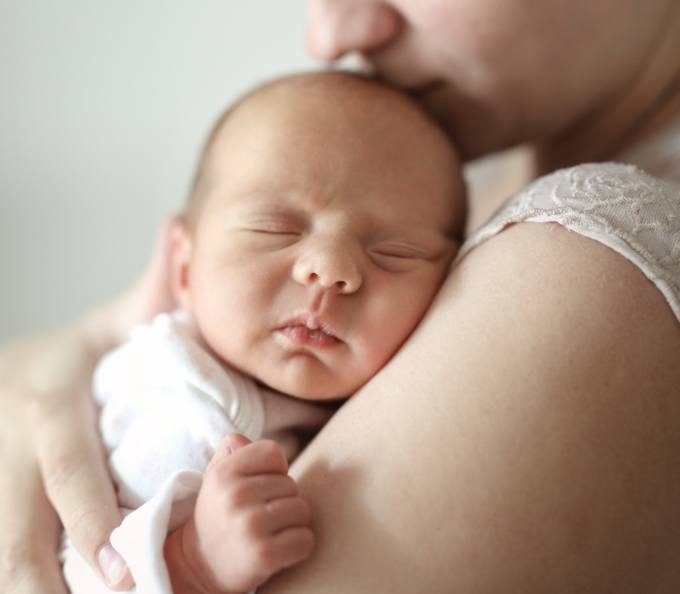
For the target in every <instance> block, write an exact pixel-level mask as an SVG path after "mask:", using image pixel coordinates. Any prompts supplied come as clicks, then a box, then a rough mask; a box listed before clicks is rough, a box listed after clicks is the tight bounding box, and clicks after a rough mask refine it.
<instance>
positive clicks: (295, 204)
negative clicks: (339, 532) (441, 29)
mask: <svg viewBox="0 0 680 594" xmlns="http://www.w3.org/2000/svg"><path fill="white" fill-rule="evenodd" d="M464 218H465V192H464V186H463V182H462V177H461V173H460V168H459V165H458V160H457V157H456V154H455V152H454V149H453V148H452V147H451V145H450V142H449V141H448V139H447V138H446V136H445V135H444V133H443V132H441V131H440V130H439V129H438V127H437V125H436V124H435V123H434V122H433V121H431V120H430V119H429V116H427V115H426V114H425V113H424V112H423V111H421V109H420V107H418V106H417V104H416V103H415V102H413V101H412V100H411V99H409V98H408V97H406V96H404V95H402V94H400V93H398V92H397V91H394V90H392V89H390V88H388V87H385V86H383V85H382V84H380V83H378V82H376V81H373V80H370V79H365V78H362V77H359V76H356V75H350V74H343V73H337V72H336V73H316V74H303V75H295V76H290V77H286V78H282V79H278V80H275V81H273V82H269V83H267V84H265V85H263V86H260V87H258V88H257V89H255V90H254V91H252V92H251V93H249V94H248V95H246V96H245V97H244V98H242V99H241V100H240V101H239V102H238V103H237V104H236V105H235V106H232V107H231V108H230V109H229V110H228V111H227V112H226V113H225V114H224V115H223V116H222V117H221V118H220V120H219V121H218V122H217V124H216V125H215V127H214V129H213V131H212V132H211V134H210V136H209V138H208V140H207V143H206V146H205V148H204V152H203V155H202V158H201V162H200V164H199V167H198V171H197V174H196V177H195V181H194V186H193V190H192V193H191V197H190V200H189V203H188V205H187V208H186V212H185V213H184V216H183V218H182V221H181V222H180V223H178V224H177V225H176V228H175V230H174V238H173V253H172V268H173V272H172V277H173V289H174V294H175V296H176V301H177V303H178V306H179V309H178V310H177V311H175V312H172V313H167V314H161V315H159V316H158V317H156V318H155V319H154V320H153V321H152V322H151V323H150V324H149V325H146V326H142V327H139V328H137V329H135V330H134V331H133V333H132V335H131V337H130V340H129V342H128V343H126V344H124V345H123V346H122V347H120V348H119V349H117V350H115V351H113V352H112V353H110V354H109V355H107V356H106V357H105V358H104V360H103V361H102V362H101V364H100V366H99V368H98V370H97V372H96V374H95V381H94V392H95V398H96V400H97V402H98V403H99V405H100V406H101V432H102V437H103V440H104V444H105V447H106V449H107V451H108V453H109V462H110V469H111V473H112V476H113V478H114V481H115V482H116V485H117V489H118V501H119V505H120V507H121V509H122V510H123V513H124V515H125V518H124V520H123V522H122V524H121V526H119V527H118V528H117V529H116V530H115V531H114V533H113V534H112V537H111V543H112V545H113V547H114V548H115V549H116V550H117V551H118V552H119V553H120V554H121V555H122V557H123V558H124V559H125V561H126V563H127V564H128V567H129V569H130V571H131V573H132V577H133V578H134V580H135V583H136V591H137V592H140V593H143V594H160V593H164V594H168V593H170V592H173V591H174V592H186V591H190V592H205V593H214V592H220V593H237V592H247V591H250V590H252V589H254V588H256V587H257V586H259V585H261V584H262V583H264V582H265V581H266V580H267V579H269V577H271V576H272V575H273V574H274V573H276V572H277V571H279V570H281V569H282V568H285V567H289V566H291V565H294V564H296V563H299V562H301V561H303V560H304V559H305V558H307V557H308V556H309V555H310V553H311V551H312V549H313V544H314V536H313V532H312V529H311V524H310V509H309V506H308V504H307V503H306V502H305V501H304V499H302V498H301V497H300V496H299V495H298V491H297V485H296V483H295V481H294V480H293V479H292V478H291V477H290V476H289V475H288V463H289V462H290V461H291V460H292V459H293V458H294V457H295V456H296V455H297V453H298V452H299V451H300V449H301V447H302V446H303V445H304V443H305V441H306V440H308V439H309V437H310V436H311V435H313V434H314V433H315V432H316V431H318V430H319V428H320V427H321V426H322V425H323V424H324V423H325V422H326V421H327V419H328V417H329V416H330V411H331V410H332V407H330V406H329V403H332V402H338V401H340V400H341V399H343V398H346V397H348V396H350V395H352V394H354V393H355V392H356V391H357V390H358V389H359V388H360V387H361V386H362V385H363V384H365V383H366V382H367V381H368V380H370V379H371V377H373V375H375V374H376V372H377V371H378V370H380V369H381V368H382V367H383V366H384V365H385V363H386V362H387V361H388V360H389V359H390V358H391V357H392V356H393V355H394V353H395V352H396V351H397V350H398V349H399V347H400V345H401V344H402V343H403V342H404V341H405V340H406V338H407V337H408V336H409V334H410V333H411V332H412V331H413V330H414V329H415V328H416V326H417V325H418V323H419V321H420V320H421V318H422V317H423V315H424V314H425V312H426V311H427V309H428V307H429V305H430V303H431V301H432V299H433V298H434V296H435V295H436V293H437V290H438V288H439V286H440V284H441V283H442V281H443V279H444V278H445V276H446V274H447V271H448V269H449V266H450V263H451V260H452V257H453V256H454V254H455V252H456V250H457V248H458V245H459V239H460V237H461V235H462V231H463V226H464ZM63 556H64V575H65V578H66V580H67V583H68V585H69V587H70V588H71V591H72V592H73V593H74V594H79V593H81V592H82V593H85V592H87V593H88V594H93V593H96V592H108V590H107V589H106V588H105V586H104V585H103V584H102V583H101V582H100V580H99V579H98V577H97V576H96V575H95V574H94V573H93V572H92V570H91V569H90V568H89V566H87V564H86V563H85V562H84V561H83V560H82V559H80V557H79V556H78V554H77V553H76V552H75V549H73V548H72V547H71V546H70V545H69V544H68V543H66V545H65V549H64V553H63Z"/></svg>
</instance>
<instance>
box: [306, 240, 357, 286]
mask: <svg viewBox="0 0 680 594" xmlns="http://www.w3.org/2000/svg"><path fill="white" fill-rule="evenodd" d="M293 278H294V279H295V281H297V282H298V283H300V284H301V285H305V286H308V285H318V286H320V287H322V288H324V289H335V290H337V292H338V293H342V294H350V293H354V292H356V291H357V290H358V289H359V287H360V286H361V284H362V276H361V271H360V270H359V266H358V263H357V261H356V258H355V257H353V256H352V254H351V253H350V252H349V250H342V249H341V247H340V246H338V245H323V246H317V247H315V248H313V249H310V250H308V251H307V252H305V253H304V254H302V255H301V256H300V257H299V258H298V260H297V261H296V262H295V265H294V266H293Z"/></svg>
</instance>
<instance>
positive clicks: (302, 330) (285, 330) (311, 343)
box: [278, 324, 341, 349]
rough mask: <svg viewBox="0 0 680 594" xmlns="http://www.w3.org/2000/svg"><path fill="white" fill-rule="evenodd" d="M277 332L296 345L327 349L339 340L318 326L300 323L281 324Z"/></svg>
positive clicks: (338, 342)
mask: <svg viewBox="0 0 680 594" xmlns="http://www.w3.org/2000/svg"><path fill="white" fill-rule="evenodd" d="M278 332H279V333H280V334H282V335H283V336H285V337H286V338H287V339H288V340H289V341H290V342H291V343H292V344H293V345H295V346H298V347H307V348H318V349H328V348H332V347H334V346H336V345H338V344H340V342H341V341H340V340H338V339H337V338H336V337H335V336H332V335H331V334H327V333H326V332H324V331H323V330H321V329H320V328H316V329H312V328H308V327H307V326H306V325H300V324H295V325H289V326H283V327H282V328H279V329H278Z"/></svg>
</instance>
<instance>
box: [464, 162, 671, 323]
mask: <svg viewBox="0 0 680 594" xmlns="http://www.w3.org/2000/svg"><path fill="white" fill-rule="evenodd" d="M520 222H555V223H559V224H560V225H563V226H564V227H566V228H568V229H571V230H572V231H575V232H577V233H579V234H581V235H584V236H586V237H589V238H591V239H594V240H596V241H599V242H600V243H603V244H605V245H607V246H608V247H610V248H611V249H613V250H615V251H616V252H618V253H619V254H621V255H622V256H624V257H625V258H627V259H628V260H630V261H631V262H633V263H634V264H635V265H636V266H637V267H638V268H640V270H641V271H642V272H643V273H644V274H645V275H646V276H647V278H649V280H651V281H652V282H653V283H654V284H655V285H656V286H657V288H658V289H659V290H660V291H661V292H662V293H663V295H664V296H665V297H666V299H667V300H668V303H669V304H670V306H671V308H672V310H673V312H674V313H675V316H676V317H677V318H678V321H680V185H676V184H674V183H672V182H666V181H663V180H661V179H659V178H655V177H652V176H650V175H648V174H647V173H645V172H644V171H642V170H641V169H638V168H637V167H635V166H634V165H622V164H618V163H601V164H585V165H578V166H577V167H572V168H569V169H562V170H560V171H557V172H555V173H553V174H551V175H548V176H545V177H542V178H540V179H538V180H536V181H535V182H533V183H532V184H530V185H529V186H527V187H526V188H525V189H524V190H523V191H521V192H520V193H518V194H516V195H514V196H513V197H511V198H510V199H509V200H508V201H507V202H506V203H505V204H504V205H503V206H502V207H501V209H500V210H499V211H498V212H497V213H496V214H495V215H494V216H493V217H492V218H491V220H490V221H489V222H488V223H487V224H485V225H484V226H482V227H481V228H480V229H479V230H477V231H476V232H475V233H474V234H473V235H472V236H471V237H470V238H469V239H468V240H467V241H466V242H465V244H464V245H463V247H462V248H461V250H460V253H459V254H458V257H457V260H458V259H460V258H462V257H463V256H464V255H465V254H466V253H467V252H469V251H470V250H471V249H472V248H474V247H475V246H477V245H479V244H480V243H482V242H483V241H485V240H486V239H489V238H490V237H492V236H493V235H496V234H497V233H499V232H500V231H502V230H503V229H504V228H506V227H507V226H508V225H511V224H513V223H520Z"/></svg>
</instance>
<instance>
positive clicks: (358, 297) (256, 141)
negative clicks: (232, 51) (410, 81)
mask: <svg viewBox="0 0 680 594" xmlns="http://www.w3.org/2000/svg"><path fill="white" fill-rule="evenodd" d="M464 198H465V197H464V187H463V183H462V178H461V174H460V167H459V164H458V160H457V157H456V154H455V152H454V150H453V148H452V147H451V145H450V143H449V141H448V140H447V138H446V136H445V135H444V134H443V133H442V132H441V131H440V130H439V129H438V128H437V126H436V124H434V123H433V122H432V121H431V120H430V119H429V117H428V116H427V115H425V113H424V112H423V111H421V109H420V108H419V107H418V106H417V105H416V104H415V103H414V102H412V101H411V99H409V98H408V97H405V96H403V95H401V94H399V93H398V92H396V91H394V90H392V89H390V88H388V87H385V86H383V85H382V84H380V83H377V82H374V81H371V80H366V79H363V78H360V77H358V76H355V75H349V74H341V73H318V74H306V75H297V76H292V77H287V78H284V79H279V80H276V81H274V82H271V83H268V84H266V85H264V86H263V87H260V88H258V89H256V90H255V91H254V92H252V93H250V94H249V95H247V96H246V97H245V98H244V99H242V100H241V101H240V102H239V103H238V104H237V105H236V106H235V107H233V108H232V109H230V110H229V111H228V112H227V113H226V114H225V116H223V117H222V118H221V119H220V120H219V122H218V123H217V125H216V126H215V128H214V129H213V132H212V133H211V135H210V137H209V138H208V142H207V144H206V147H205V149H204V153H203V157H202V161H201V163H200V164H199V169H198V173H197V175H196V179H195V182H194V188H193V192H192V196H191V199H190V204H189V206H188V210H187V216H186V223H185V225H183V226H182V227H181V228H180V229H178V232H177V234H176V238H175V239H176V240H175V245H174V259H173V262H174V263H173V269H174V273H173V276H174V286H175V290H176V295H177V298H178V301H179V303H180V305H181V306H183V307H184V308H185V309H187V310H188V311H189V312H190V313H191V315H192V316H193V318H194V320H195V322H196V324H197V326H198V328H199V331H200V332H201V334H202V335H203V337H204V338H205V340H206V342H207V343H208V345H209V347H210V348H211V349H212V351H213V352H214V354H215V355H216V356H218V357H219V358H221V359H222V360H224V361H226V362H228V363H229V364H231V365H232V366H234V367H236V368H238V369H240V370H241V371H243V372H245V373H247V374H248V375H251V376H253V377H254V378H255V379H257V380H259V381H261V382H262V383H264V384H266V385H268V386H270V387H271V388H273V389H275V390H278V391H281V392H284V393H287V394H291V395H294V396H298V397H302V398H308V399H316V400H324V399H331V398H338V397H342V396H348V395H350V394H351V393H352V392H354V391H355V390H356V389H357V388H359V387H360V386H361V385H362V384H364V383H365V382H366V381H367V380H368V379H370V378H371V377H372V376H373V375H374V374H375V373H376V372H377V371H378V370H379V369H380V368H381V367H382V366H383V365H384V364H385V363H386V362H387V360H388V359H389V358H390V357H391V356H392V355H393V354H394V353H395V351H396V350H397V349H398V348H399V346H400V345H401V344H402V343H403V342H404V340H405V339H406V338H407V337H408V335H409V334H410V333H411V331H412V330H413V329H414V328H415V327H416V325H417V324H418V322H419V320H420V319H421V317H422V316H423V314H424V313H425V311H426V310H427V308H428V306H429V305H430V303H431V301H432V299H433V297H434V295H435V294H436V292H437V289H438V288H439V286H440V284H441V282H442V280H443V279H444V277H445V275H446V272H447V269H448V267H449V264H450V262H451V259H452V257H453V255H454V253H455V251H456V249H457V247H458V238H459V237H460V236H461V234H462V229H463V224H464V216H465V206H464Z"/></svg>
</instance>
